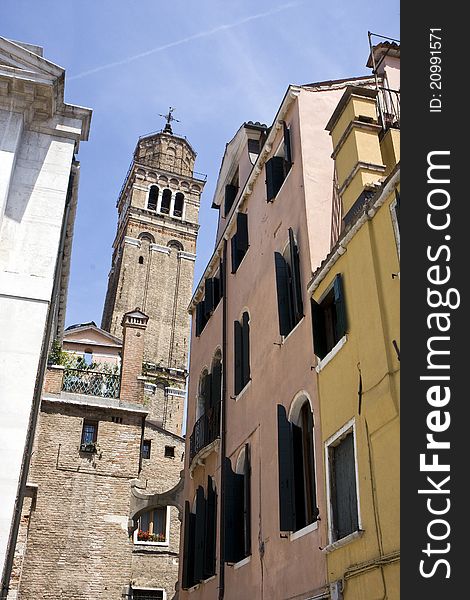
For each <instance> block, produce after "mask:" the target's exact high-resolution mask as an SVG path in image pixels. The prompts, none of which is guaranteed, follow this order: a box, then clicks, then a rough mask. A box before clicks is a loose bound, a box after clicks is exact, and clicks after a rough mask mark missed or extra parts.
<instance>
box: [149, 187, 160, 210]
mask: <svg viewBox="0 0 470 600" xmlns="http://www.w3.org/2000/svg"><path fill="white" fill-rule="evenodd" d="M158 191H159V190H158V187H157V186H156V185H152V186H151V188H150V193H149V200H148V203H147V208H148V209H149V210H157V203H158Z"/></svg>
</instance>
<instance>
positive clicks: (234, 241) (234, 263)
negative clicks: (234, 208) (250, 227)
mask: <svg viewBox="0 0 470 600" xmlns="http://www.w3.org/2000/svg"><path fill="white" fill-rule="evenodd" d="M230 254H231V256H232V273H236V272H237V269H238V265H239V264H240V263H239V262H238V246H237V234H235V235H233V236H232V237H231V239H230Z"/></svg>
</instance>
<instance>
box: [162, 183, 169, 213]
mask: <svg viewBox="0 0 470 600" xmlns="http://www.w3.org/2000/svg"><path fill="white" fill-rule="evenodd" d="M170 205H171V190H169V189H168V188H165V189H164V190H163V193H162V203H161V205H160V212H161V213H163V214H164V215H169V214H170Z"/></svg>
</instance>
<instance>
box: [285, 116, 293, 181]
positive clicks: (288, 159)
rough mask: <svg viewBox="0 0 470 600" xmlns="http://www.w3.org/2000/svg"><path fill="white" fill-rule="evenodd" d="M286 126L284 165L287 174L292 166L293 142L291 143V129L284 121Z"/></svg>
mask: <svg viewBox="0 0 470 600" xmlns="http://www.w3.org/2000/svg"><path fill="white" fill-rule="evenodd" d="M283 127H284V165H285V171H286V175H287V173H288V172H289V170H290V168H291V166H292V151H291V143H290V130H289V128H288V127H287V123H286V122H285V121H284V122H283Z"/></svg>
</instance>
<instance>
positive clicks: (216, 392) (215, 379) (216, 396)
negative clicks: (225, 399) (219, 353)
mask: <svg viewBox="0 0 470 600" xmlns="http://www.w3.org/2000/svg"><path fill="white" fill-rule="evenodd" d="M221 384H222V363H221V362H220V361H217V362H216V363H215V364H214V367H213V369H212V393H211V395H212V406H215V405H217V404H219V402H220V399H221Z"/></svg>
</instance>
